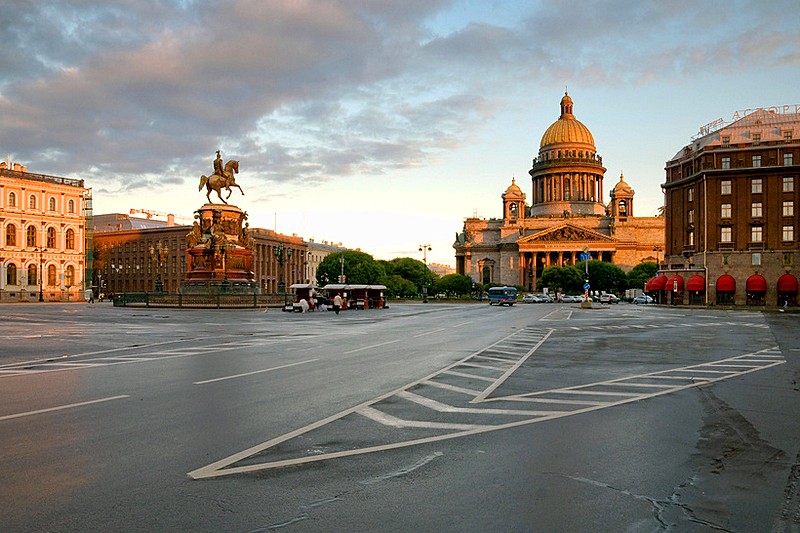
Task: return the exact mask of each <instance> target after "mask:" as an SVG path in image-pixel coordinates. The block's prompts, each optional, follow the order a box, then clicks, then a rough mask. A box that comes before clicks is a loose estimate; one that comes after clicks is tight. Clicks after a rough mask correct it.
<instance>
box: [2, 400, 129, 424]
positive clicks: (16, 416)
mask: <svg viewBox="0 0 800 533" xmlns="http://www.w3.org/2000/svg"><path fill="white" fill-rule="evenodd" d="M122 398H130V396H128V395H127V394H122V395H120V396H110V397H108V398H100V399H99V400H89V401H88V402H79V403H70V404H67V405H59V406H58V407H48V408H47V409H37V410H36V411H28V412H26V413H17V414H13V415H5V416H0V421H3V420H11V419H13V418H21V417H23V416H32V415H40V414H42V413H50V412H53V411H62V410H64V409H72V408H73V407H83V406H84V405H92V404H95V403H102V402H110V401H111V400H120V399H122Z"/></svg>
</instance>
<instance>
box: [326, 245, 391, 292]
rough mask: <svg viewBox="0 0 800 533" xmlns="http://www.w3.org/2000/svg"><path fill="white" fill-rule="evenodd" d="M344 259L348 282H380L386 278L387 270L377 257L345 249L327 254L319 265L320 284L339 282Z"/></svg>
mask: <svg viewBox="0 0 800 533" xmlns="http://www.w3.org/2000/svg"><path fill="white" fill-rule="evenodd" d="M342 259H344V275H345V276H346V277H347V283H363V284H367V285H374V284H379V283H382V282H383V281H384V279H385V278H386V271H385V270H384V268H383V266H382V265H380V264H379V263H378V262H377V261H375V259H374V258H373V257H372V256H371V255H369V254H367V253H364V252H357V251H355V250H345V251H344V252H336V253H332V254H330V255H327V256H326V257H325V259H323V260H322V262H321V263H320V264H319V267H317V281H318V282H319V284H320V285H327V284H328V283H337V282H338V281H339V274H340V273H341V271H342V263H341V260H342Z"/></svg>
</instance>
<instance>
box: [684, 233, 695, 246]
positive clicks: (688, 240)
mask: <svg viewBox="0 0 800 533" xmlns="http://www.w3.org/2000/svg"><path fill="white" fill-rule="evenodd" d="M686 245H687V246H694V230H689V231H688V232H686Z"/></svg>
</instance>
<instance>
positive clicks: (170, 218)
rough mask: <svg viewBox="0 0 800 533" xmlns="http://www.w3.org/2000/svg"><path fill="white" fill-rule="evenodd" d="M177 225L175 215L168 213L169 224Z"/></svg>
mask: <svg viewBox="0 0 800 533" xmlns="http://www.w3.org/2000/svg"><path fill="white" fill-rule="evenodd" d="M174 225H175V215H173V214H171V213H170V214H169V215H167V226H174Z"/></svg>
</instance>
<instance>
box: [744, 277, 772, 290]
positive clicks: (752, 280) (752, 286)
mask: <svg viewBox="0 0 800 533" xmlns="http://www.w3.org/2000/svg"><path fill="white" fill-rule="evenodd" d="M745 290H746V291H747V292H765V291H766V290H767V280H765V279H764V276H762V275H760V274H753V275H752V276H750V277H749V278H747V281H746V282H745Z"/></svg>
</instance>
